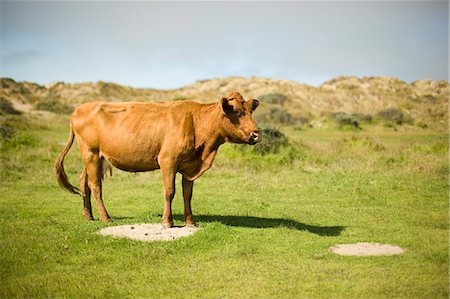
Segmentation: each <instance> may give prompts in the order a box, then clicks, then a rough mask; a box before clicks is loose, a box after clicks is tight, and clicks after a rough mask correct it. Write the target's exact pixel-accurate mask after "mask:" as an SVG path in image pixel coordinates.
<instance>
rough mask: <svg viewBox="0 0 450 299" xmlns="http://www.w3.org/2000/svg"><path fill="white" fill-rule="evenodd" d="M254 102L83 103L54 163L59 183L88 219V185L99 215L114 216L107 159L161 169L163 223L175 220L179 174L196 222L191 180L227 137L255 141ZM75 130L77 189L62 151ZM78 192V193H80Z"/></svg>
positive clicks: (234, 96)
mask: <svg viewBox="0 0 450 299" xmlns="http://www.w3.org/2000/svg"><path fill="white" fill-rule="evenodd" d="M258 104H259V102H258V101H257V100H255V99H251V100H248V101H244V99H243V98H242V96H241V95H240V94H239V93H238V92H233V93H231V94H230V95H229V96H228V97H226V98H225V97H224V98H222V99H221V100H220V101H219V103H211V104H199V103H196V102H192V101H177V102H167V103H136V102H129V103H103V102H94V103H86V104H83V105H81V106H80V107H78V108H77V109H76V110H75V111H74V112H73V114H72V116H71V119H70V137H69V141H68V142H67V144H66V146H65V148H64V149H63V151H62V152H61V154H60V155H59V157H58V159H57V160H56V163H55V173H56V178H57V180H58V183H59V185H60V186H62V187H64V188H66V189H67V190H69V191H70V192H72V193H76V194H79V195H81V196H82V197H83V201H84V208H83V216H84V218H85V219H86V220H92V219H93V217H92V208H91V199H90V195H91V192H92V193H93V194H94V197H95V200H96V203H97V208H98V211H99V216H100V220H101V221H111V218H110V217H109V215H108V212H107V211H106V209H105V206H104V204H103V200H102V179H103V177H104V176H105V175H106V171H107V170H108V169H109V170H111V166H110V164H111V165H113V166H115V167H117V168H119V169H122V170H125V171H132V172H137V171H151V170H155V169H161V172H162V177H163V186H164V197H165V202H164V213H163V216H162V222H163V225H164V226H165V227H171V226H173V219H172V199H173V197H174V194H175V174H176V173H177V172H179V173H181V174H182V175H183V180H182V185H183V198H184V216H185V219H186V225H188V226H194V225H195V222H194V219H193V217H192V211H191V197H192V187H193V184H194V180H195V179H197V178H198V177H200V176H201V175H202V174H203V173H204V172H205V171H206V170H208V169H209V168H210V167H211V165H212V163H213V161H214V158H215V156H216V154H217V150H218V149H219V146H220V145H221V144H223V143H224V142H226V141H228V142H233V143H248V144H255V143H257V142H259V141H260V135H259V130H258V127H257V126H256V123H255V121H254V120H253V118H252V112H253V111H254V110H255V109H256V107H257V106H258ZM74 137H75V138H76V140H77V143H78V146H79V148H80V151H81V155H82V158H83V162H84V169H83V172H82V173H81V177H80V180H81V190H79V189H78V188H76V187H74V186H73V185H71V184H70V183H69V181H68V178H67V175H66V173H65V172H64V157H65V156H66V154H67V152H68V151H69V149H70V147H71V146H72V144H73V140H74ZM80 192H81V194H80Z"/></svg>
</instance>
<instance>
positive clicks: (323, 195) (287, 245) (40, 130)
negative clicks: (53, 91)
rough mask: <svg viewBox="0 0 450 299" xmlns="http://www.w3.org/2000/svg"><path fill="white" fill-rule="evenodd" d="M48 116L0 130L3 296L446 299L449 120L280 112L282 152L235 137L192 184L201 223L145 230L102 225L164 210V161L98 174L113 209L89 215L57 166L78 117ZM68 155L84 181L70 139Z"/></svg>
mask: <svg viewBox="0 0 450 299" xmlns="http://www.w3.org/2000/svg"><path fill="white" fill-rule="evenodd" d="M45 117H46V118H47V119H45V120H39V119H36V117H35V116H33V118H30V119H28V120H26V122H27V124H26V125H22V126H17V132H15V134H13V135H12V136H10V137H8V138H3V139H1V140H2V143H1V150H0V193H1V194H2V196H0V240H1V246H0V262H1V267H0V297H1V298H29V297H33V298H49V297H51V298H91V297H97V298H98V297H100V298H104V297H108V298H149V297H152V298H154V297H157V298H158V297H159V298H161V297H162V298H167V297H177V298H192V297H201V298H204V297H206V298H211V297H213V298H216V297H225V298H255V297H257V298H323V297H325V298H329V297H333V298H399V297H402V298H448V295H449V290H448V273H449V267H448V262H449V246H448V244H449V243H448V241H449V230H448V187H449V186H448V184H449V183H448V173H449V166H448V141H449V138H448V134H447V132H445V131H439V130H431V129H421V128H417V127H411V126H401V127H400V128H399V131H393V130H391V129H385V128H383V127H382V126H376V125H367V126H364V128H363V130H357V131H346V130H338V129H336V128H332V127H330V128H328V129H317V128H316V129H304V130H301V131H298V130H295V129H293V128H289V127H285V128H283V127H282V128H281V129H282V130H281V131H275V130H274V131H273V133H274V134H273V135H270V133H267V132H268V131H266V132H265V133H266V135H267V136H266V138H274V139H273V143H276V142H279V141H282V140H285V139H284V138H286V140H288V144H287V145H283V146H279V147H278V149H277V150H276V151H274V152H273V151H269V152H267V153H265V154H261V153H258V152H254V151H253V150H250V146H247V147H248V150H244V151H242V150H241V149H240V147H239V145H231V144H226V145H224V146H223V147H222V148H221V149H220V151H219V154H218V157H217V159H216V162H215V164H214V166H213V168H212V169H211V170H210V171H208V172H207V173H205V174H204V175H203V176H202V177H201V178H200V179H198V181H196V184H195V188H194V199H193V210H194V215H195V216H196V220H197V223H198V224H199V226H200V227H201V230H200V232H198V233H197V234H195V235H194V236H192V237H188V238H182V239H179V240H176V241H173V242H150V243H144V242H138V241H131V240H125V239H114V238H110V237H103V236H99V235H97V234H96V232H97V231H98V229H99V228H101V227H104V226H109V225H120V224H131V223H142V222H146V223H155V222H156V223H157V222H160V218H161V213H162V210H163V199H162V183H161V175H160V173H159V172H151V173H139V174H131V173H125V172H121V171H115V173H114V175H113V177H111V178H108V179H107V180H106V181H105V183H104V195H105V203H106V206H107V208H109V212H110V214H111V216H112V217H113V219H114V222H113V223H110V224H104V223H100V222H98V221H94V222H85V221H83V220H82V216H81V211H82V200H81V198H79V197H77V196H74V195H72V194H69V193H68V192H66V191H64V190H61V189H60V188H59V187H58V186H57V184H56V181H55V179H54V177H53V163H54V160H55V159H56V157H57V155H58V153H59V151H60V150H61V148H62V146H63V145H62V143H65V142H66V140H67V137H68V116H64V115H61V116H56V115H53V114H48V115H45ZM24 122H25V119H24V116H20V115H11V116H9V118H8V119H7V123H9V124H12V123H16V124H20V123H24ZM42 123H46V124H49V123H51V124H52V125H51V126H47V125H43V124H42ZM278 132H279V133H278ZM282 132H284V134H283V133H282ZM280 134H283V135H280ZM276 136H278V137H276ZM282 136H284V137H282ZM286 142H287V141H286ZM282 143H284V141H282ZM270 144H271V143H270ZM65 165H66V170H67V173H68V175H69V177H70V180H71V181H72V183H76V182H77V179H78V175H79V173H80V171H81V161H80V155H79V152H78V149H77V147H76V146H74V147H73V148H72V150H71V151H70V153H69V155H68V157H67V160H66V163H65ZM180 183H181V182H180V178H179V177H178V178H177V187H178V190H177V194H176V197H175V200H174V213H175V220H176V221H175V222H176V224H177V225H182V224H183V216H182V214H183V205H182V196H181V188H180ZM94 205H95V204H94ZM356 242H380V243H387V244H394V245H399V246H401V247H403V248H405V249H406V253H405V254H403V255H400V256H391V257H343V256H338V255H335V254H333V253H331V252H330V251H329V250H328V249H329V247H330V246H333V245H335V244H341V243H356Z"/></svg>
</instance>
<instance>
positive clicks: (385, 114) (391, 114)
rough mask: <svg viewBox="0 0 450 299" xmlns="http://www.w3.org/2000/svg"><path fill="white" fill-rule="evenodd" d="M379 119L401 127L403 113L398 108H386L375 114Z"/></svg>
mask: <svg viewBox="0 0 450 299" xmlns="http://www.w3.org/2000/svg"><path fill="white" fill-rule="evenodd" d="M377 115H378V116H379V117H381V118H384V119H386V120H388V121H391V122H393V123H395V124H397V125H401V124H402V123H403V121H404V115H403V112H402V111H401V110H400V109H398V108H388V109H385V110H381V111H380V112H378V113H377Z"/></svg>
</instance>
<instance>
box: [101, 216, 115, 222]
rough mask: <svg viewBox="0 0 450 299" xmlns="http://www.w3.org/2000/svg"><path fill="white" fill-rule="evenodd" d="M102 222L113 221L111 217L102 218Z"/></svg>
mask: <svg viewBox="0 0 450 299" xmlns="http://www.w3.org/2000/svg"><path fill="white" fill-rule="evenodd" d="M100 221H101V222H112V219H111V218H110V217H100Z"/></svg>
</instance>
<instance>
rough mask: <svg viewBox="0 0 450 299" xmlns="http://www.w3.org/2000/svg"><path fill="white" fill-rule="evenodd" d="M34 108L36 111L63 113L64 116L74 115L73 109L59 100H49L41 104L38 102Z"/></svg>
mask: <svg viewBox="0 0 450 299" xmlns="http://www.w3.org/2000/svg"><path fill="white" fill-rule="evenodd" d="M34 108H35V109H36V110H45V111H50V112H54V113H63V114H69V113H72V111H73V108H72V107H71V106H69V105H67V104H64V103H62V102H61V101H59V100H56V99H49V100H44V101H41V102H38V103H37V104H36V105H34Z"/></svg>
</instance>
